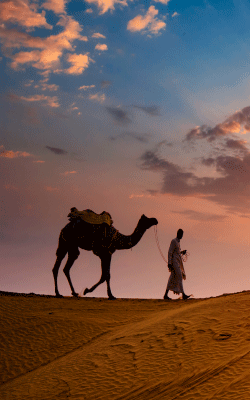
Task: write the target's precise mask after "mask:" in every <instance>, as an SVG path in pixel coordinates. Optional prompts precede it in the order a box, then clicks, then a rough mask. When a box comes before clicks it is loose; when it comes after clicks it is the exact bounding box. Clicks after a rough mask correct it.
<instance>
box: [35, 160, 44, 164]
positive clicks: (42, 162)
mask: <svg viewBox="0 0 250 400" xmlns="http://www.w3.org/2000/svg"><path fill="white" fill-rule="evenodd" d="M33 162H34V163H37V164H44V163H45V161H43V160H36V161H33Z"/></svg>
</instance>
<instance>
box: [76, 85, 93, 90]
mask: <svg viewBox="0 0 250 400" xmlns="http://www.w3.org/2000/svg"><path fill="white" fill-rule="evenodd" d="M92 88H95V85H89V86H80V87H79V88H78V90H88V89H92Z"/></svg>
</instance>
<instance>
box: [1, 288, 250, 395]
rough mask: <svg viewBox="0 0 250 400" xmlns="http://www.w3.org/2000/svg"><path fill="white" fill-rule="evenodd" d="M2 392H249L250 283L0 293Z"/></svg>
mask: <svg viewBox="0 0 250 400" xmlns="http://www.w3.org/2000/svg"><path fill="white" fill-rule="evenodd" d="M0 313H1V328H0V333H1V341H0V346H1V367H0V368H1V370H0V371H1V374H0V375H1V382H0V398H1V400H7V399H8V400H29V399H30V400H64V399H71V400H85V399H86V400H92V399H93V400H99V399H100V400H101V399H105V400H129V399H138V400H140V399H143V400H151V399H155V400H156V399H157V400H164V399H166V400H174V399H181V400H194V399H202V400H204V399H206V400H208V399H213V400H216V399H219V400H232V399H235V400H239V399H241V400H244V399H247V400H249V399H250V291H246V292H242V293H236V294H224V295H222V296H219V297H215V298H208V299H189V300H187V301H183V300H173V301H164V300H150V299H146V300H144V299H117V300H115V301H110V300H108V299H105V298H90V297H88V298H78V299H77V298H71V297H65V298H62V299H60V298H55V297H53V296H45V295H44V296H43V295H36V294H33V293H31V294H20V293H7V292H0Z"/></svg>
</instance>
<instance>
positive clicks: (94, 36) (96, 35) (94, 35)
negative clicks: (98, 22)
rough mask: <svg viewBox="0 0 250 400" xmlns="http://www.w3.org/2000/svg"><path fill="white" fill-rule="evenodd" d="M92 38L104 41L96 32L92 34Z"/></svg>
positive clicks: (102, 36)
mask: <svg viewBox="0 0 250 400" xmlns="http://www.w3.org/2000/svg"><path fill="white" fill-rule="evenodd" d="M92 38H95V39H106V36H104V35H102V34H101V33H98V32H96V33H93V35H92Z"/></svg>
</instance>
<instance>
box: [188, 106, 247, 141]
mask: <svg viewBox="0 0 250 400" xmlns="http://www.w3.org/2000/svg"><path fill="white" fill-rule="evenodd" d="M247 132H250V106H248V107H245V108H243V109H242V110H240V111H237V112H235V113H234V114H232V115H231V116H229V117H228V118H227V119H226V120H225V121H224V122H222V123H220V124H217V125H216V126H215V127H214V128H210V127H208V126H206V125H202V126H197V127H195V128H193V129H191V130H190V131H189V132H188V133H187V135H186V137H185V141H195V140H197V139H206V140H207V141H208V142H212V141H214V140H216V139H217V138H221V137H225V136H227V135H230V134H235V133H241V134H243V133H247Z"/></svg>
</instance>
